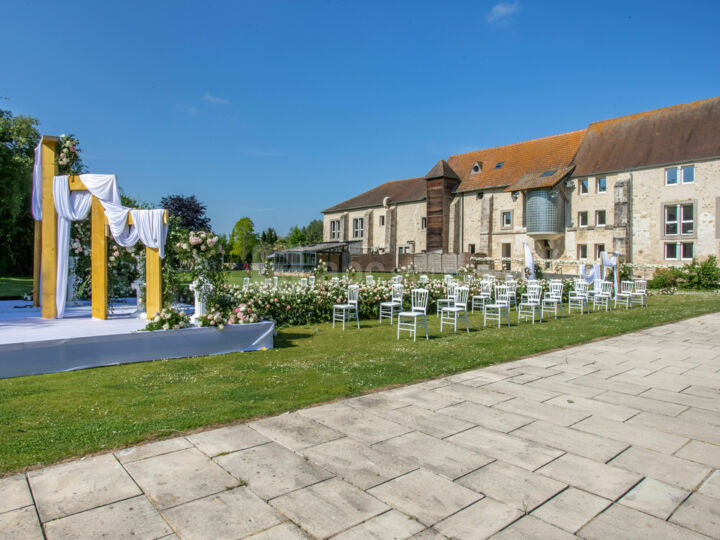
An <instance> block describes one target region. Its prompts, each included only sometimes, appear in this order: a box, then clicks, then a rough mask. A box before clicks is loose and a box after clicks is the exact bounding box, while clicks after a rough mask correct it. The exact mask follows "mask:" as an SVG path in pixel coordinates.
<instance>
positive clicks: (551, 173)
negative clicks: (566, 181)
mask: <svg viewBox="0 0 720 540" xmlns="http://www.w3.org/2000/svg"><path fill="white" fill-rule="evenodd" d="M556 172H557V169H553V170H552V171H545V172H544V173H542V174H541V175H540V178H544V177H546V176H552V175H553V174H555V173H556Z"/></svg>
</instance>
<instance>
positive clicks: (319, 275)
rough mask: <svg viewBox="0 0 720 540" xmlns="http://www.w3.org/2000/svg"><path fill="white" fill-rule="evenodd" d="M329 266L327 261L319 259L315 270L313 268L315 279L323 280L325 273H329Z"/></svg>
mask: <svg viewBox="0 0 720 540" xmlns="http://www.w3.org/2000/svg"><path fill="white" fill-rule="evenodd" d="M327 271H328V267H327V264H325V261H322V260H320V261H318V263H317V266H315V270H313V274H315V279H316V280H317V281H322V280H323V279H324V278H325V274H327Z"/></svg>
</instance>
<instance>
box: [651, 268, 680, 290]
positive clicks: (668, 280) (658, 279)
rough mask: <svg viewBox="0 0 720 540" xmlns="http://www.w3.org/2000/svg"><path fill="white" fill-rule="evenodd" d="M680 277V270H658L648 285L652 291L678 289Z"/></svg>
mask: <svg viewBox="0 0 720 540" xmlns="http://www.w3.org/2000/svg"><path fill="white" fill-rule="evenodd" d="M679 277H680V269H679V268H657V269H655V273H654V274H653V278H652V279H651V280H650V282H649V283H648V287H649V288H651V289H667V288H673V287H677V284H678V278H679Z"/></svg>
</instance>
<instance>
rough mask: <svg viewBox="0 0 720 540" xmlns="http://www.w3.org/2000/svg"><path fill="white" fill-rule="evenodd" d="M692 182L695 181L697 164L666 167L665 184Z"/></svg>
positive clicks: (674, 184)
mask: <svg viewBox="0 0 720 540" xmlns="http://www.w3.org/2000/svg"><path fill="white" fill-rule="evenodd" d="M681 182H682V183H683V184H692V183H693V182H695V165H683V166H682V167H668V168H667V169H665V185H666V186H676V185H678V184H679V183H681Z"/></svg>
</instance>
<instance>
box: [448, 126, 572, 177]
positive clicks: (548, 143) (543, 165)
mask: <svg viewBox="0 0 720 540" xmlns="http://www.w3.org/2000/svg"><path fill="white" fill-rule="evenodd" d="M584 134H585V130H584V129H581V130H578V131H571V132H569V133H562V134H560V135H552V136H550V137H543V138H541V139H533V140H530V141H524V142H519V143H515V144H508V145H505V146H497V147H495V148H486V149H484V150H476V151H475V152H468V153H467V154H457V155H454V156H450V158H448V163H449V164H450V166H451V167H452V169H453V170H454V171H455V172H456V173H457V174H458V175H459V176H460V179H461V183H460V186H459V187H458V191H475V190H480V189H487V188H492V187H507V186H509V185H512V184H514V183H515V182H517V181H518V180H519V179H520V178H521V177H522V176H523V175H525V174H527V173H529V172H533V171H546V170H550V169H559V168H563V167H568V166H570V164H571V163H572V160H573V158H574V157H575V153H576V152H577V149H578V147H579V146H580V141H581V140H582V138H583V135H584ZM476 162H479V163H480V164H481V165H482V171H481V172H479V173H473V172H472V168H473V165H474V164H475V163H476ZM499 163H502V165H501V166H500V167H497V165H498V164H499Z"/></svg>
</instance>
